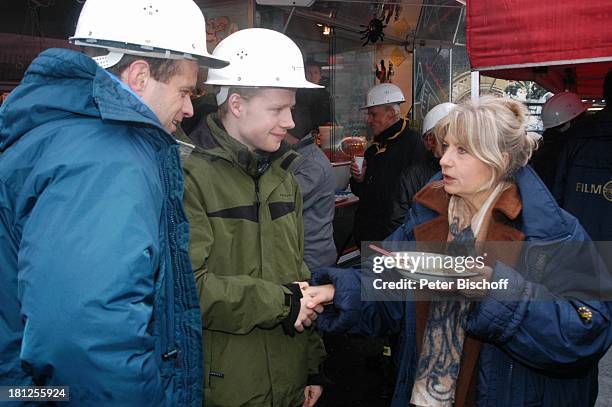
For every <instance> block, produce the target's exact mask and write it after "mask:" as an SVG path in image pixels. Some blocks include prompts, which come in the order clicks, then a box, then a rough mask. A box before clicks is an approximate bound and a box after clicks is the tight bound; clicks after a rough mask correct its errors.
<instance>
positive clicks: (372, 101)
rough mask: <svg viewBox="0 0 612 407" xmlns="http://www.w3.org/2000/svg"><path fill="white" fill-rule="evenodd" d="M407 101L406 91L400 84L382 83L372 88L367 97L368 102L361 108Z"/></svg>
mask: <svg viewBox="0 0 612 407" xmlns="http://www.w3.org/2000/svg"><path fill="white" fill-rule="evenodd" d="M405 101H406V99H405V98H404V93H403V92H402V90H401V89H400V88H399V86H397V85H394V84H392V83H381V84H379V85H376V86H373V87H372V88H370V90H369V91H368V96H367V98H366V104H365V106H362V107H361V108H362V109H367V108H368V107H374V106H380V105H386V104H389V103H403V102H405Z"/></svg>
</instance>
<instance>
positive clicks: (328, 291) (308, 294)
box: [302, 284, 335, 314]
mask: <svg viewBox="0 0 612 407" xmlns="http://www.w3.org/2000/svg"><path fill="white" fill-rule="evenodd" d="M302 294H303V295H304V298H306V299H307V300H308V303H307V304H306V306H307V307H308V308H311V309H315V310H317V313H319V314H320V313H321V312H322V311H323V305H328V304H331V303H332V301H333V300H334V294H335V288H334V286H333V285H331V284H326V285H318V286H313V287H308V288H306V289H305V290H303V291H302ZM319 309H320V311H318V310H319Z"/></svg>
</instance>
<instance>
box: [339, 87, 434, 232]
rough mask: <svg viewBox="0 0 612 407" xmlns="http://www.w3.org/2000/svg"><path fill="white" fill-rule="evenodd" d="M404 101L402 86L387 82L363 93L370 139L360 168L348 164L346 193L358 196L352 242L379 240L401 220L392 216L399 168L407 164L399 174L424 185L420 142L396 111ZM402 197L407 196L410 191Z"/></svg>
mask: <svg viewBox="0 0 612 407" xmlns="http://www.w3.org/2000/svg"><path fill="white" fill-rule="evenodd" d="M404 101H405V99H404V94H403V92H402V90H401V89H400V88H399V87H398V86H396V85H393V84H391V83H383V84H380V85H376V86H374V87H372V88H371V89H370V90H369V91H368V95H367V102H366V105H365V106H364V107H363V109H367V112H368V116H367V124H368V126H369V127H370V129H371V131H372V133H373V134H374V142H373V143H372V145H371V146H370V147H368V149H367V150H366V152H365V155H364V158H365V159H364V163H363V167H362V169H361V171H360V170H359V167H358V166H357V164H356V163H355V161H354V160H353V163H352V165H351V180H350V184H351V191H352V192H353V193H354V194H355V195H357V196H358V197H359V206H358V208H357V212H356V214H355V222H354V236H355V242H356V243H357V244H360V243H361V242H363V241H376V240H383V239H384V238H386V237H387V236H389V235H390V234H391V233H392V232H393V231H394V230H395V229H396V228H397V227H398V226H400V225H401V224H402V222H403V215H402V216H401V217H399V218H394V217H393V202H394V199H396V197H397V196H398V194H399V188H400V178H401V177H402V173H403V172H404V170H406V169H407V168H411V169H410V171H409V173H404V176H410V177H415V178H417V179H419V180H422V183H423V184H424V183H425V182H426V181H427V180H428V179H429V174H430V170H429V167H428V165H427V161H426V152H427V150H426V149H425V146H424V145H423V141H422V140H421V138H420V137H419V136H418V135H417V134H416V133H415V132H413V131H412V130H410V128H409V127H408V121H407V120H405V119H403V118H402V117H401V114H400V103H403V102H404ZM417 190H418V189H416V190H414V191H411V192H416V191H417ZM406 198H407V199H408V200H411V198H412V196H411V194H410V196H407V197H406ZM399 220H401V222H399V223H398V221H399Z"/></svg>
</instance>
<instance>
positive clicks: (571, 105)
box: [542, 92, 587, 129]
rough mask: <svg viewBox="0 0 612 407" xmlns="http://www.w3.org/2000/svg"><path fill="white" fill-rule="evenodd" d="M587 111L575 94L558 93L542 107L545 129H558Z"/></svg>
mask: <svg viewBox="0 0 612 407" xmlns="http://www.w3.org/2000/svg"><path fill="white" fill-rule="evenodd" d="M586 109H587V107H586V106H585V105H584V103H582V100H580V98H579V97H578V95H576V94H575V93H572V92H562V93H557V94H556V95H555V96H553V97H551V98H550V99H548V100H547V101H546V103H545V104H544V107H542V123H543V124H544V128H545V129H550V128H551V127H557V126H559V125H561V124H563V123H566V122H569V121H570V120H572V119H573V118H574V117H576V116H578V115H579V114H580V113H582V112H584V111H585V110H586Z"/></svg>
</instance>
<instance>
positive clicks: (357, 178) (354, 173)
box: [351, 157, 368, 182]
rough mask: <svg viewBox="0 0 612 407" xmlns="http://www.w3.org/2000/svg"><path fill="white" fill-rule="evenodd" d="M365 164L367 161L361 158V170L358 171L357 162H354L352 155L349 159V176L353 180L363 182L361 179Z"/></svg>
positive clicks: (363, 175) (363, 176)
mask: <svg viewBox="0 0 612 407" xmlns="http://www.w3.org/2000/svg"><path fill="white" fill-rule="evenodd" d="M367 164H368V162H367V161H366V160H363V167H362V168H361V171H359V166H358V165H357V162H355V158H354V157H353V159H352V161H351V176H352V177H353V179H354V180H355V181H357V182H363V179H364V178H365V171H366V166H367Z"/></svg>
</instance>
